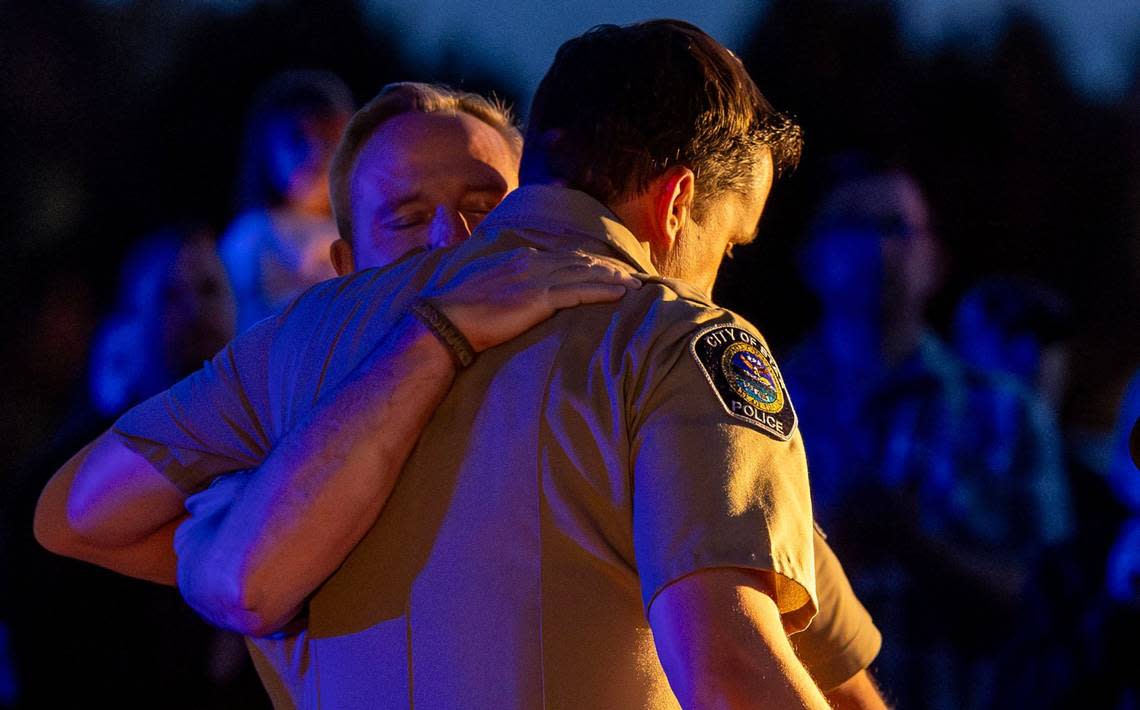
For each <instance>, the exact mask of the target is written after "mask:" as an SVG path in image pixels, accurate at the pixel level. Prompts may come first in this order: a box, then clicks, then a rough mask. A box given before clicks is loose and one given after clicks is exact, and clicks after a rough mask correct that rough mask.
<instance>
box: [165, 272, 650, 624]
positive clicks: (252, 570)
mask: <svg viewBox="0 0 1140 710" xmlns="http://www.w3.org/2000/svg"><path fill="white" fill-rule="evenodd" d="M525 252H526V253H525V254H522V255H520V254H517V253H516V254H514V256H510V255H505V256H504V255H500V256H497V257H493V258H492V259H491V261H490V262H487V263H482V264H479V265H478V266H477V268H475V269H474V270H473V271H471V272H468V273H463V272H461V274H460V276H459V277H458V278H459V286H458V287H456V286H454V285H452V286H449V287H446V288H444V289H443V290H442V291H438V292H436V293H434V294H432V296H431V298H432V302H433V303H434V304H435V306H436V307H437V308H438V309H439V310H440V311H442V312H443V313H444V314H445V315H446V316H447V317H448V318H449V319H450V320H452V321H453V322H454V325H455V326H456V327H457V328H458V329H459V330H460V331H461V332H463V333H465V334H467V337H468V339H469V340H470V341H471V345H472V347H473V348H474V349H475V350H477V351H478V350H483V349H486V348H488V347H491V346H494V345H497V344H499V343H501V342H504V341H506V340H508V339H510V338H512V337H514V336H516V335H518V334H519V333H521V332H523V331H525V330H527V329H529V328H530V327H531V326H533V325H535V324H537V323H539V322H541V321H543V320H546V319H547V318H549V317H550V316H551V315H553V313H554V312H555V311H556V310H558V309H561V308H567V307H572V306H575V305H579V304H582V303H596V302H601V301H612V300H616V299H617V298H619V297H620V296H621V295H622V294H623V293H624V292H625V287H627V286H629V287H636V286H637V285H639V282H637V281H636V280H635V279H632V277H630V276H629V275H628V272H627V269H626V267H622V266H618V265H615V264H613V263H608V262H604V261H600V260H597V259H590V260H588V261H585V260H583V259H582V258H581V256H580V255H572V254H540V253H537V252H534V250H525ZM454 375H455V364H454V361H453V359H452V355H451V354H450V353H449V351H448V348H447V347H446V346H444V345H443V343H442V341H441V340H440V339H439V338H438V337H437V336H436V335H435V334H433V333H432V332H431V331H430V330H428V328H427V327H425V325H424V324H423V323H421V322H420V321H419V320H418V319H416V318H415V317H413V316H411V315H406V316H405V317H404V318H403V319H402V320H401V321H400V322H399V323H398V324H397V326H396V327H395V329H394V330H393V331H392V332H390V333H389V334H388V336H387V337H386V338H385V339H384V340H383V341H381V343H380V344H379V345H378V346H377V347H376V348H375V349H374V350H373V352H372V353H370V354H369V355H368V356H367V357H366V358H365V359H364V360H363V361H362V362H361V363H359V364H358V365H357V366H356V368H355V369H354V370H353V371H352V372H351V373H350V374H349V375H348V377H347V378H346V379H345V380H343V381H342V382H340V383H338V384H337V385H336V386H335V387H334V388H333V389H331V390H330V391H329V392H328V393H326V394H325V395H324V396H322V398H321V399H320V401H319V402H318V403H317V405H316V407H315V408H314V409H313V410H312V411H310V412H309V413H307V414H306V416H305V417H304V419H303V420H302V421H301V422H300V423H299V424H298V425H297V426H295V427H294V429H293V430H291V431H290V432H289V433H288V434H287V435H286V436H285V437H283V438H282V440H281V441H280V442H278V443H277V444H276V445H275V446H274V448H273V450H272V452H271V453H270V455H269V457H268V458H267V459H266V461H265V463H264V464H263V465H262V466H261V467H260V468H259V469H258V470H257V471H256V472H255V473H254V475H253V476H252V477H250V478H249V479H248V480H246V481H245V483H244V486H243V488H242V489H241V491H240V493H238V495H237V497H236V499H235V500H234V502H233V505H232V507H231V508H230V509H229V510H227V511H224V512H223V514H221V515H220V516H219V517H218V519H217V522H216V523H214V522H211V523H208V524H205V525H200V526H197V525H196V526H191V527H188V528H187V532H186V536H185V538H181V536H182V533H181V532H180V533H179V535H180V539H179V541H178V542H179V549H180V550H181V551H182V552H183V556H182V558H180V560H179V575H178V577H179V586H180V588H181V589H182V592H183V595H184V596H185V597H186V600H187V601H188V602H189V603H190V605H191V606H193V607H194V608H195V609H196V610H197V611H198V612H199V613H201V614H202V615H203V616H205V617H206V618H207V619H209V620H211V621H212V622H214V623H215V624H217V625H219V626H222V627H225V628H230V629H233V630H236V631H240V632H242V633H244V634H247V635H254V636H257V635H264V634H268V633H271V632H273V631H276V630H277V629H279V628H280V627H282V626H283V625H284V624H285V623H287V622H288V621H289V620H290V619H291V618H292V617H293V616H294V615H295V614H296V613H297V611H298V610H299V608H300V606H301V605H302V604H303V602H304V600H305V598H306V597H307V596H308V595H309V594H310V593H311V592H312V591H313V590H315V589H316V588H317V586H318V585H319V584H320V583H321V582H323V581H324V580H325V579H326V578H327V577H328V576H329V575H330V574H332V573H333V572H334V571H335V570H336V568H337V567H339V566H340V564H341V562H343V561H344V559H345V558H346V557H347V556H348V553H349V552H351V550H352V548H353V547H354V546H355V545H356V543H357V542H359V540H360V539H361V538H362V537H363V536H364V534H365V533H366V532H367V531H368V529H369V528H370V527H371V526H372V524H373V523H374V522H375V519H376V516H377V515H378V514H379V512H380V509H381V507H382V506H383V504H384V502H385V501H386V500H387V498H388V495H389V493H390V492H391V490H392V487H393V486H394V485H395V481H396V476H397V474H398V473H399V471H400V469H401V468H402V467H403V464H404V461H405V460H406V459H407V457H408V456H409V455H410V453H411V451H412V448H413V447H414V445H415V443H416V441H417V439H418V438H419V435H420V432H421V431H422V430H423V428H424V426H426V424H427V422H428V420H429V419H430V418H431V416H432V414H433V413H434V411H435V409H436V407H438V406H439V403H440V402H441V401H442V400H443V397H444V396H445V395H446V393H447V391H448V389H449V388H450V386H451V382H452V379H453V377H454ZM209 493H210V492H209V491H207V492H206V494H209Z"/></svg>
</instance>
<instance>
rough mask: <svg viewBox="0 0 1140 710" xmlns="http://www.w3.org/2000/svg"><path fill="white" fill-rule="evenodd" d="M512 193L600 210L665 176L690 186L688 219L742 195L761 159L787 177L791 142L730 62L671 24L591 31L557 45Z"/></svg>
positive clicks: (780, 120) (702, 38) (713, 44)
mask: <svg viewBox="0 0 1140 710" xmlns="http://www.w3.org/2000/svg"><path fill="white" fill-rule="evenodd" d="M526 136H527V138H526V145H525V147H524V149H523V161H522V182H523V183H530V182H545V181H549V180H551V179H554V180H561V181H564V182H566V184H567V185H568V186H569V187H572V188H575V189H578V190H582V191H583V192H586V193H588V194H590V195H591V196H593V197H595V198H596V199H598V200H600V201H601V202H603V203H606V204H613V203H614V202H616V201H618V200H620V199H621V198H623V197H626V196H628V195H631V194H636V193H638V192H641V191H642V190H644V189H645V188H646V187H648V185H649V183H650V181H652V180H653V179H654V178H656V177H658V176H660V175H661V174H662V173H664V172H665V170H667V169H669V168H670V167H673V166H675V165H684V166H686V167H688V168H690V169H691V170H692V171H693V172H694V173H695V174H696V178H697V183H696V184H697V203H696V204H695V205H694V211H695V212H696V213H697V215H699V214H700V212H701V207H702V206H703V205H704V204H706V202H705V201H706V200H707V199H708V198H711V197H716V196H719V195H721V194H723V193H724V192H726V191H734V192H738V193H740V194H745V195H746V194H748V191H749V189H750V187H751V185H752V181H753V179H754V176H755V170H756V167H757V165H758V164H759V162H760V160H761V156H762V155H763V150H764V149H767V150H768V151H770V153H771V156H772V163H773V167H774V170H775V173H776V175H777V176H778V175H780V174H781V173H783V172H784V171H786V170H788V169H790V168H793V167H795V165H796V164H797V163H798V162H799V157H800V152H801V149H802V146H803V139H802V132H801V130H800V128H799V126H797V125H796V124H795V123H793V122H792V121H791V120H790V119H789V118H787V117H786V116H784V115H783V114H781V113H779V112H778V111H776V110H775V109H774V108H772V106H771V104H769V103H768V101H767V99H765V98H764V96H763V95H762V94H761V93H760V90H759V89H758V88H756V84H755V82H753V81H752V78H751V77H750V76H749V75H748V72H747V71H746V70H745V69H744V66H743V65H742V64H741V63H740V60H738V59H737V58H736V57H735V56H734V55H733V54H732V52H730V51H728V50H727V49H725V48H724V47H723V46H722V45H720V44H719V43H718V42H717V41H716V40H714V39H713V38H712V37H710V36H709V35H707V34H705V33H704V32H703V31H702V30H701V29H699V28H698V27H695V26H693V25H691V24H689V23H687V22H681V21H678V20H652V21H649V22H642V23H638V24H634V25H628V26H625V27H618V26H616V25H601V26H598V27H595V28H593V29H591V30H590V31H588V32H586V33H585V34H584V35H582V36H581V37H576V38H574V39H572V40H569V41H568V42H566V43H565V44H563V45H562V46H561V47H560V48H559V50H558V54H557V55H556V56H555V58H554V64H553V65H552V66H551V67H550V70H549V71H548V72H547V73H546V76H545V77H544V78H543V80H542V83H541V84H540V85H539V87H538V91H537V92H536V94H535V97H534V102H533V104H532V105H531V112H530V120H529V124H528V127H527V133H526Z"/></svg>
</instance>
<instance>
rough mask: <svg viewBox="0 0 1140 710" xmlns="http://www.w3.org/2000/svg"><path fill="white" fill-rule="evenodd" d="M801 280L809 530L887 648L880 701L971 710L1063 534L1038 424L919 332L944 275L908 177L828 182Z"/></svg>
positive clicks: (796, 367) (1060, 495)
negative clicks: (836, 559) (811, 318)
mask: <svg viewBox="0 0 1140 710" xmlns="http://www.w3.org/2000/svg"><path fill="white" fill-rule="evenodd" d="M801 266H802V268H803V271H804V278H805V280H806V282H807V284H808V286H809V288H810V289H811V290H812V291H813V292H814V293H815V294H816V295H817V297H818V298H819V300H820V303H821V306H822V316H821V319H820V322H819V325H818V326H817V327H816V328H815V329H814V330H813V331H812V332H811V333H810V334H809V335H808V336H807V338H806V339H805V341H804V342H803V343H802V344H801V345H800V346H799V348H798V349H797V350H796V351H795V352H794V353H793V355H792V357H791V358H790V359H789V361H788V366H787V377H788V381H789V386H790V388H791V391H792V392H793V395H794V396H795V397H796V398H797V400H796V401H797V406H798V408H799V411H800V412H801V416H802V417H803V422H804V424H803V428H804V436H805V445H806V446H807V451H808V463H809V467H810V470H811V474H812V483H813V486H812V492H813V496H814V497H815V501H816V503H817V506H818V509H817V515H818V517H819V519H820V520H822V521H824V524H825V526H830V525H833V526H834V528H835V530H836V531H837V532H838V533H839V534H840V539H841V540H842V541H843V543H845V544H843V545H840V553H841V555H843V556H844V557H845V558H848V563H849V565H850V569H851V570H852V579H853V582H854V583H855V587H856V591H857V592H858V593H859V594H860V596H861V597H864V598H865V599H866V601H867V602H868V606H869V608H870V609H871V611H872V613H873V614H875V616H876V619H877V620H879V622H880V624H881V626H882V628H883V631H884V637H885V639H886V642H885V644H884V653H883V656H882V658H881V661H880V673H881V676H882V678H883V681H884V684H885V686H886V687H889V688H891V689H892V691H894V692H895V693H896V694H897V697H898V699H899V701H900V703H902V704H904V705H911V704H913V705H922V706H925V707H935V708H938V707H946V708H969V707H983V706H986V705H987V704H988V703H989V702H990V698H991V697H992V696H993V694H994V692H995V689H996V687H997V685H998V683H999V682H1000V680H1001V675H1000V671H999V667H998V663H997V659H998V657H999V655H1000V651H1001V649H1002V647H1003V643H1004V641H1005V638H1006V637H1007V636H1008V635H1009V634H1010V632H1011V630H1012V628H1013V627H1014V626H1015V625H1016V624H1017V621H1016V618H1017V616H1018V614H1019V608H1018V605H1019V602H1020V601H1021V598H1022V593H1023V590H1024V588H1025V584H1026V581H1027V580H1028V579H1029V577H1030V575H1031V573H1032V571H1033V569H1034V566H1035V565H1036V563H1037V560H1038V559H1039V557H1040V555H1041V553H1042V552H1043V550H1044V549H1046V548H1047V547H1048V546H1050V545H1053V544H1056V543H1058V542H1060V541H1061V540H1063V539H1065V537H1066V536H1067V535H1068V533H1069V528H1070V521H1069V509H1068V498H1067V493H1066V488H1065V481H1064V478H1063V476H1062V469H1061V466H1060V461H1059V453H1058V449H1057V446H1056V443H1055V442H1052V441H1049V440H1048V429H1046V428H1043V426H1042V424H1041V423H1042V416H1041V407H1040V406H1039V405H1038V404H1037V403H1036V402H1035V400H1034V399H1033V398H1032V397H1031V396H1030V395H1029V394H1028V392H1027V391H1026V389H1025V388H1024V387H1021V386H1019V385H1013V386H1011V385H1010V384H1009V383H1008V382H1007V383H1002V382H998V381H996V380H995V379H994V378H993V377H991V376H990V375H988V374H986V373H982V372H980V371H977V370H975V369H973V368H971V367H969V366H967V365H966V364H965V363H963V362H962V361H961V360H960V359H959V358H958V357H957V356H956V355H955V354H954V353H953V352H952V350H951V349H950V348H949V347H948V346H947V345H946V344H945V343H944V342H943V341H942V340H941V339H940V338H938V337H937V336H936V335H935V334H934V332H933V330H932V329H931V328H930V327H929V326H928V325H927V321H926V314H925V309H926V305H927V303H928V301H929V299H930V298H931V296H932V295H933V294H934V292H935V290H936V289H937V287H938V286H939V283H940V281H941V271H942V269H943V261H942V257H941V247H940V245H939V243H938V240H937V238H936V236H935V233H934V230H933V227H932V224H931V215H930V213H929V210H928V208H927V204H926V200H925V198H924V196H923V194H922V191H921V190H920V188H919V187H918V185H917V183H916V181H915V180H914V178H913V177H911V176H910V175H909V174H907V173H905V172H903V171H901V170H896V169H891V168H889V167H887V166H874V165H871V166H857V169H856V170H854V171H853V172H852V173H851V174H850V175H848V176H847V177H845V178H843V179H842V180H840V181H839V182H838V183H837V184H836V186H835V187H834V188H833V189H832V191H831V192H830V193H829V194H828V195H827V197H826V198H825V199H824V201H823V203H822V206H821V207H820V209H819V212H818V213H817V216H816V219H815V222H814V224H813V227H812V231H811V235H810V238H809V240H808V242H807V243H806V245H805V246H804V249H803V251H802V254H801ZM1044 420H1045V421H1047V420H1048V418H1047V417H1045V418H1044Z"/></svg>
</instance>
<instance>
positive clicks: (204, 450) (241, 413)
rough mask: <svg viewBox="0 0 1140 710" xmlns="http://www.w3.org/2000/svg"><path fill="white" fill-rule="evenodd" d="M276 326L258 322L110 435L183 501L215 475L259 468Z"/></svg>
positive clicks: (263, 453) (274, 321)
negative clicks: (184, 495) (142, 460)
mask: <svg viewBox="0 0 1140 710" xmlns="http://www.w3.org/2000/svg"><path fill="white" fill-rule="evenodd" d="M277 324H278V318H271V319H267V320H265V321H262V322H260V323H258V324H257V325H256V326H254V327H253V328H252V329H250V330H249V331H248V332H247V333H245V334H243V335H241V336H239V337H238V338H237V339H236V340H234V341H233V342H231V343H230V344H229V345H227V346H226V347H225V348H223V349H222V350H221V351H220V352H218V354H217V355H215V356H214V357H213V359H211V360H210V361H208V362H207V363H205V365H204V366H203V367H202V369H201V370H198V371H197V372H195V373H193V374H191V375H190V376H189V377H187V378H186V379H184V380H182V381H181V382H178V383H177V384H175V385H174V386H173V387H171V388H170V389H169V390H166V391H165V392H161V393H159V394H157V395H155V396H154V397H151V398H150V399H148V400H146V401H145V402H143V403H141V404H139V405H137V406H135V407H134V408H132V409H131V410H130V411H128V412H127V413H126V414H124V415H123V416H122V417H120V418H119V420H118V421H117V422H115V424H114V426H113V427H112V431H113V432H114V433H115V434H116V435H117V436H119V437H120V438H121V439H122V441H123V442H124V443H125V444H126V445H127V447H128V448H130V449H131V450H132V451H134V452H135V453H137V454H139V455H141V456H143V457H144V458H145V459H147V461H149V462H150V463H151V465H152V466H154V468H155V469H156V470H157V471H159V472H160V473H162V474H163V475H164V476H166V477H167V478H168V479H170V481H171V482H172V483H173V484H174V485H175V486H177V487H178V488H179V490H181V491H183V492H185V493H187V494H191V493H194V492H196V491H199V490H201V489H202V488H204V487H205V486H207V485H209V483H210V481H211V480H213V478H214V477H216V476H218V475H220V474H222V473H228V472H231V471H236V470H239V469H245V468H255V467H256V466H258V465H260V463H261V461H262V460H264V458H265V456H266V454H267V453H268V451H269V436H268V434H267V414H266V412H267V410H268V405H267V400H268V385H267V383H268V380H269V372H268V361H269V344H270V342H271V339H272V336H273V333H274V332H275V330H276V327H277Z"/></svg>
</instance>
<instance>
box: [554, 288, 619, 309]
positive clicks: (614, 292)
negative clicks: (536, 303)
mask: <svg viewBox="0 0 1140 710" xmlns="http://www.w3.org/2000/svg"><path fill="white" fill-rule="evenodd" d="M639 283H640V282H639ZM546 294H547V303H548V304H549V305H550V307H551V308H553V309H554V310H561V309H563V308H572V307H574V306H581V305H584V304H587V303H610V302H612V301H616V300H618V299H619V298H621V297H622V296H624V295H625V294H626V287H625V286H622V285H620V284H614V283H596V282H589V281H586V282H581V283H566V284H560V285H557V286H551V287H550V288H548V289H547V290H546Z"/></svg>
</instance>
